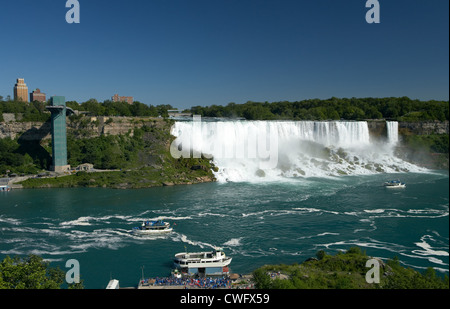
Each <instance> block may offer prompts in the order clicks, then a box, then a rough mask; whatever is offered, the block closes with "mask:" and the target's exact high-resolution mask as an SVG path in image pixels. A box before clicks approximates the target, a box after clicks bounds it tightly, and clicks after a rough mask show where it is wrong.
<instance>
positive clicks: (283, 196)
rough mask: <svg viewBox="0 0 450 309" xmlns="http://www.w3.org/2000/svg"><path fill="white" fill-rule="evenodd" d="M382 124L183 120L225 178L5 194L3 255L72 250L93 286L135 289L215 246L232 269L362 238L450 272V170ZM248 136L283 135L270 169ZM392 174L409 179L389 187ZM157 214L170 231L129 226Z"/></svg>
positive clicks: (188, 140)
mask: <svg viewBox="0 0 450 309" xmlns="http://www.w3.org/2000/svg"><path fill="white" fill-rule="evenodd" d="M386 127H387V133H386V136H385V137H382V138H379V139H376V140H375V139H374V138H373V137H371V136H370V134H369V131H368V128H367V123H365V122H363V121H361V122H314V121H309V122H264V121H261V122H239V121H228V122H225V121H224V122H207V123H202V124H201V125H199V126H198V128H197V129H196V128H195V124H194V123H192V122H176V123H175V125H174V127H173V130H172V134H173V135H174V136H175V137H177V138H178V142H179V144H177V145H183V147H186V145H189V153H190V154H192V153H193V151H198V152H199V153H202V154H204V155H210V156H211V159H212V160H213V162H214V164H215V166H216V167H217V169H216V171H215V176H216V178H217V182H214V183H204V184H197V185H186V186H173V187H154V188H148V189H138V190H115V189H107V188H72V189H33V190H13V191H10V192H0V209H1V212H0V257H1V258H3V257H5V256H6V255H9V256H15V255H20V256H25V255H28V254H37V255H39V256H42V257H43V258H44V259H46V260H48V261H50V262H51V263H52V265H57V266H60V268H61V269H63V270H64V269H65V263H66V261H67V260H69V259H76V260H78V261H79V263H80V274H81V279H82V280H83V281H84V285H85V287H86V288H105V287H106V285H107V284H108V281H109V280H110V279H111V278H115V279H118V280H120V284H121V286H136V285H137V282H138V280H139V279H140V278H141V276H142V273H143V272H144V273H145V276H146V277H155V276H167V275H168V274H170V271H171V269H172V267H173V265H172V259H173V257H174V255H175V254H176V253H179V252H183V251H185V250H188V251H190V252H196V251H208V250H210V249H211V248H213V247H222V248H224V250H225V252H226V254H227V255H229V256H231V257H232V258H233V261H232V263H231V265H230V271H231V272H232V273H241V274H243V273H250V272H252V271H253V270H255V269H256V268H257V267H260V266H262V265H265V264H280V263H284V264H292V263H301V262H303V261H304V260H306V259H308V258H310V257H313V256H315V254H316V252H317V251H319V250H325V251H326V252H327V253H330V254H332V253H336V252H338V251H341V250H348V249H349V248H350V247H353V246H358V247H360V248H361V249H363V250H365V251H366V253H367V254H368V255H370V256H374V257H379V258H381V259H389V258H393V257H394V256H398V257H399V259H400V261H401V263H402V264H403V265H404V266H406V267H412V268H414V269H417V270H419V271H423V270H425V269H426V268H427V267H433V268H435V269H436V270H437V271H438V273H441V274H447V275H448V272H449V176H448V171H433V170H427V169H424V168H421V167H418V166H416V165H414V164H412V163H409V162H406V161H403V160H402V159H400V158H399V157H398V156H396V145H397V143H398V141H399V136H398V134H397V130H398V128H397V123H395V122H393V123H387V124H386ZM194 136H195V138H193V137H194ZM252 136H253V137H255V136H256V138H257V141H265V142H266V145H267V146H269V145H270V142H271V138H272V137H276V139H274V140H276V142H277V153H276V154H274V155H275V156H276V164H275V165H274V166H271V167H267V166H264V164H263V165H261V164H260V163H261V161H264V162H267V156H266V157H264V158H262V157H258V153H257V152H255V153H254V154H255V155H254V156H249V155H248V154H249V153H250V152H251V151H249V149H250V147H249V145H252V142H251V139H252ZM258 139H259V140H258ZM239 143H242V144H243V145H244V148H243V149H244V150H243V151H242V152H239V151H237V150H239V147H238V146H237V145H238V144H239ZM196 147H198V148H196ZM179 149H181V147H179ZM227 149H228V150H230V149H233V151H230V152H229V153H228V154H226V151H227ZM267 149H268V147H267V148H266V150H267ZM266 153H267V154H271V153H270V152H266ZM392 179H400V180H401V181H402V182H405V183H406V188H403V189H387V188H385V187H384V186H383V183H384V182H386V181H388V180H392ZM156 219H163V220H165V221H167V222H170V223H171V225H172V226H173V228H174V231H173V232H172V233H170V234H167V235H159V236H139V235H134V234H132V233H130V231H131V230H132V228H133V227H135V226H139V225H140V224H141V223H142V221H145V220H156Z"/></svg>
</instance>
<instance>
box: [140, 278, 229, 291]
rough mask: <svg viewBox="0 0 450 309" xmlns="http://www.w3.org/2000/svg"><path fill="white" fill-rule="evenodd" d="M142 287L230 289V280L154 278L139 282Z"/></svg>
mask: <svg viewBox="0 0 450 309" xmlns="http://www.w3.org/2000/svg"><path fill="white" fill-rule="evenodd" d="M141 284H142V285H155V286H184V287H185V288H186V289H189V288H201V289H218V288H222V289H223V288H231V280H230V279H229V278H224V277H220V278H209V277H206V278H196V279H194V278H176V277H162V278H161V277H156V278H154V279H145V280H143V281H142V282H141Z"/></svg>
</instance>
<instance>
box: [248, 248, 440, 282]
mask: <svg viewBox="0 0 450 309" xmlns="http://www.w3.org/2000/svg"><path fill="white" fill-rule="evenodd" d="M316 256H317V257H316V258H311V259H308V260H307V261H305V262H303V263H301V264H293V265H283V264H281V265H266V266H263V267H260V268H258V269H256V270H255V271H254V272H253V280H254V281H255V286H256V288H258V289H448V288H449V279H448V276H447V275H445V276H444V277H441V276H439V275H437V274H436V271H435V270H434V269H433V268H431V267H430V268H428V269H427V270H426V271H425V272H424V273H420V272H418V271H416V270H414V269H412V268H405V267H403V266H402V265H401V262H400V261H399V259H398V258H397V257H394V258H393V259H390V260H388V261H386V262H383V261H381V260H379V259H378V261H379V265H380V273H379V274H380V283H367V281H366V273H367V272H368V271H369V270H370V269H371V267H373V266H371V267H366V262H367V261H368V260H369V259H371V257H369V256H367V255H366V253H365V252H364V251H362V250H361V249H360V248H359V247H353V248H350V249H349V250H348V251H347V252H345V253H344V252H339V253H337V254H336V255H329V254H326V253H325V252H324V251H319V252H318V253H317V255H316Z"/></svg>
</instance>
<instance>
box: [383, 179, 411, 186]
mask: <svg viewBox="0 0 450 309" xmlns="http://www.w3.org/2000/svg"><path fill="white" fill-rule="evenodd" d="M384 186H385V187H386V188H405V187H406V184H405V183H404V182H401V181H400V180H391V181H386V182H385V183H384Z"/></svg>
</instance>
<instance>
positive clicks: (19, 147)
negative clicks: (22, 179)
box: [0, 138, 51, 175]
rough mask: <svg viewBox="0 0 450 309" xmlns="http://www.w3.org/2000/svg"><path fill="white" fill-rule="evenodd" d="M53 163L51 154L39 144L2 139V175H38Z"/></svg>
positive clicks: (0, 147)
mask: <svg viewBox="0 0 450 309" xmlns="http://www.w3.org/2000/svg"><path fill="white" fill-rule="evenodd" d="M50 163H51V157H50V154H49V152H47V151H46V150H44V149H43V148H42V147H41V146H40V145H39V143H37V142H26V141H22V140H20V139H15V140H12V139H10V138H4V139H0V175H3V174H6V173H16V174H36V173H37V172H38V171H40V170H42V169H46V168H47V167H48V164H50Z"/></svg>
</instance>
